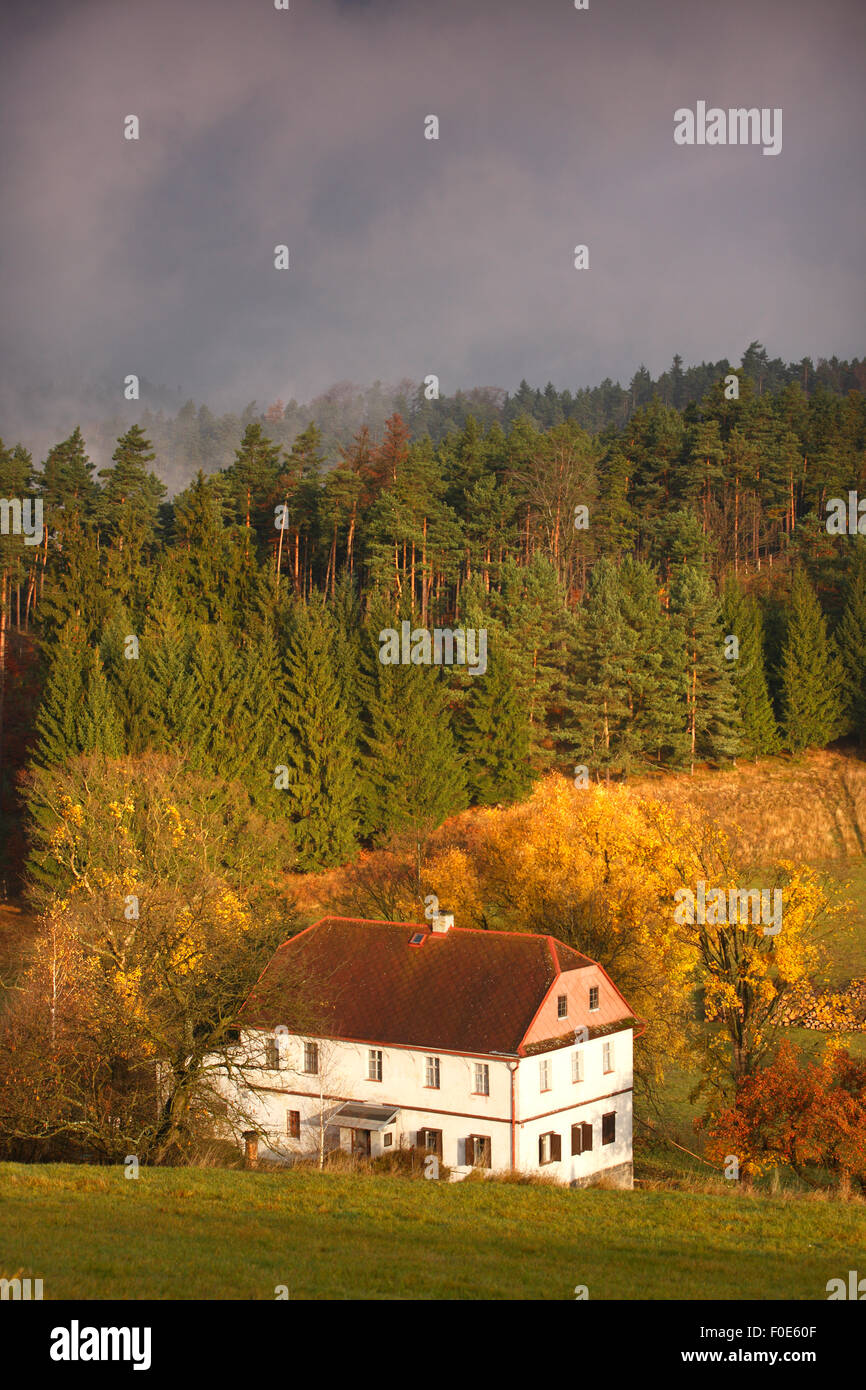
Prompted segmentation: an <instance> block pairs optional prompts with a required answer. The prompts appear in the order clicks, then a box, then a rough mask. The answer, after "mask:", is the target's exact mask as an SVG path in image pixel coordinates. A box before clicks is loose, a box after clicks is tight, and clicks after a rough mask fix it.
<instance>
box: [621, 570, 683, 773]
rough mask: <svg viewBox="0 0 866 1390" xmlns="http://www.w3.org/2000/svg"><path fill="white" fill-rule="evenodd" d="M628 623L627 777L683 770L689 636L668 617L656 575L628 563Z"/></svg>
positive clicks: (625, 606)
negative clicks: (634, 771) (640, 771)
mask: <svg viewBox="0 0 866 1390" xmlns="http://www.w3.org/2000/svg"><path fill="white" fill-rule="evenodd" d="M620 585H621V589H622V610H621V611H622V619H623V621H624V623H625V625H626V629H627V631H628V634H629V656H628V661H627V665H626V704H627V707H628V730H629V738H628V746H629V761H628V764H627V765H626V768H625V771H626V772H628V771H629V770H630V768H631V766H634V767H636V768H641V767H644V768H646V767H650V766H656V767H658V766H660V765H662V766H669V767H680V766H682V764H683V762H685V761H686V760H687V755H688V752H689V743H688V737H687V734H686V728H685V720H684V717H683V706H684V700H685V694H686V681H685V672H684V661H683V634H682V631H681V629H680V627H679V626H678V624H677V623H675V622H671V621H670V620H669V618H668V617H667V615H666V614H665V613H664V611H663V609H662V606H661V602H660V597H659V580H658V576H657V575H656V572H655V570H654V569H653V568H652V567H651V566H650V565H648V564H645V563H644V562H642V561H638V560H634V559H632V558H628V559H626V560H625V561H624V562H623V565H622V568H621V570H620Z"/></svg>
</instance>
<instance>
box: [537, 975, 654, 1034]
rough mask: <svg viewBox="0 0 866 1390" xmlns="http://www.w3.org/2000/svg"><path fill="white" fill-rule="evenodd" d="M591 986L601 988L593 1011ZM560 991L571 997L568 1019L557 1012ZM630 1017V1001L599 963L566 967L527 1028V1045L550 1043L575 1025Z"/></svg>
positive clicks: (571, 1030) (595, 1023)
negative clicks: (572, 967) (570, 968)
mask: <svg viewBox="0 0 866 1390" xmlns="http://www.w3.org/2000/svg"><path fill="white" fill-rule="evenodd" d="M592 985H596V986H597V987H598V1008H597V1009H593V1010H590V1007H589V991H590V987H591V986H592ZM560 994H564V995H565V996H566V998H567V1000H568V1013H567V1014H566V1016H565V1018H560V1017H559V1015H558V1012H557V1007H558V1006H557V996H558V995H560ZM630 1016H631V1015H630V1013H629V1009H628V1006H627V1004H626V1003H625V1001H624V1000H623V998H622V996H621V995H620V994H619V993H618V992H617V990H616V989H615V988H614V986H613V984H612V982H611V981H610V980H609V979H608V977H607V975H606V974H605V973H604V971H603V970H602V968H601V966H600V965H595V964H593V965H586V966H583V968H582V969H580V970H564V971H563V972H562V974H561V975H557V977H556V979H555V980H554V982H553V984H552V985H551V987H550V989H549V990H548V992H547V995H546V996H545V999H544V1002H543V1003H542V1005H541V1008H540V1009H539V1011H538V1013H537V1014H536V1016H535V1018H534V1019H533V1021H532V1023H531V1024H530V1026H529V1028H528V1029H527V1032H526V1038H525V1040H524V1042H525V1046H527V1047H531V1046H532V1045H533V1044H534V1043H540V1042H547V1041H548V1040H549V1039H550V1038H563V1037H565V1035H566V1034H567V1033H573V1032H574V1030H575V1028H579V1027H583V1026H586V1027H589V1028H598V1027H599V1026H600V1025H607V1024H611V1023H616V1022H617V1021H618V1020H620V1019H622V1018H628V1017H630Z"/></svg>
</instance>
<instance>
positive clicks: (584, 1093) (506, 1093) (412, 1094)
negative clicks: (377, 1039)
mask: <svg viewBox="0 0 866 1390" xmlns="http://www.w3.org/2000/svg"><path fill="white" fill-rule="evenodd" d="M579 973H581V974H583V973H585V972H579ZM265 1036H266V1035H265V1034H260V1033H255V1032H250V1033H248V1034H245V1035H244V1037H243V1039H242V1043H241V1047H240V1048H239V1049H238V1056H239V1057H240V1056H243V1057H245V1058H248V1059H252V1060H256V1061H257V1060H258V1059H259V1058H260V1057H261V1056H262V1048H263V1043H264V1039H265ZM606 1040H608V1041H610V1042H612V1044H613V1058H612V1061H613V1070H612V1071H611V1072H608V1073H605V1072H604V1071H603V1068H602V1057H603V1052H602V1045H603V1042H604V1041H606ZM280 1041H281V1067H280V1069H279V1070H278V1071H274V1070H268V1069H266V1068H265V1067H261V1068H258V1067H257V1068H256V1069H255V1070H254V1071H248V1072H247V1073H246V1076H247V1077H248V1079H249V1081H250V1082H252V1083H253V1084H254V1086H255V1087H256V1089H254V1090H245V1091H244V1093H243V1101H242V1103H243V1106H244V1108H245V1109H246V1111H247V1112H248V1113H249V1115H250V1118H251V1119H252V1120H253V1121H254V1122H255V1123H256V1124H257V1125H258V1126H259V1127H260V1128H261V1129H262V1131H264V1133H265V1134H268V1135H270V1136H271V1140H270V1142H268V1141H267V1140H265V1141H263V1142H262V1144H261V1146H260V1150H259V1152H260V1156H261V1157H263V1158H286V1157H287V1156H288V1155H291V1154H293V1153H294V1154H300V1153H307V1154H309V1153H312V1152H315V1151H316V1148H317V1145H318V1141H319V1115H320V1112H321V1110H322V1101H321V1092H324V1096H325V1108H326V1110H327V1111H329V1112H330V1111H333V1110H336V1109H337V1107H338V1106H339V1105H340V1104H341V1103H342V1102H343V1101H346V1100H356V1101H363V1102H367V1103H371V1104H377V1105H393V1106H395V1107H398V1108H399V1110H400V1112H401V1113H400V1114H399V1115H398V1117H397V1123H396V1125H395V1126H393V1127H392V1133H393V1135H394V1142H393V1147H394V1148H399V1147H400V1144H401V1141H402V1142H403V1143H404V1144H407V1145H413V1144H415V1143H416V1140H417V1132H418V1130H419V1129H422V1128H423V1129H438V1130H441V1131H442V1161H443V1163H445V1164H446V1165H447V1166H448V1167H450V1168H458V1169H459V1168H461V1167H462V1166H463V1165H465V1162H466V1151H465V1149H466V1139H467V1137H468V1136H469V1135H486V1136H489V1138H490V1141H491V1167H492V1169H494V1170H499V1171H507V1170H508V1169H510V1168H511V1128H512V1127H511V1072H510V1070H509V1066H508V1063H507V1061H505V1060H504V1059H503V1060H502V1061H500V1060H497V1059H495V1058H489V1057H488V1058H475V1057H466V1056H461V1055H456V1054H448V1053H437V1054H435V1055H436V1056H438V1057H439V1075H440V1085H439V1089H438V1090H437V1089H434V1088H429V1087H427V1086H426V1058H427V1056H428V1055H429V1054H427V1053H426V1052H424V1051H418V1050H415V1049H410V1048H397V1047H382V1048H381V1049H380V1050H381V1052H382V1080H381V1082H377V1081H372V1080H370V1079H369V1078H368V1075H367V1062H368V1050H369V1049H368V1048H367V1046H366V1045H362V1044H358V1043H351V1042H341V1041H336V1040H325V1039H323V1040H320V1042H319V1062H320V1073H321V1075H320V1076H309V1075H306V1074H305V1073H304V1072H303V1071H302V1070H301V1068H302V1066H303V1040H302V1039H300V1038H297V1037H292V1036H289V1037H284V1038H282V1039H281V1040H280ZM576 1051H580V1052H581V1053H582V1055H583V1068H584V1079H583V1081H580V1082H573V1081H572V1079H571V1076H572V1057H573V1055H574V1053H575V1052H576ZM542 1056H544V1057H546V1058H547V1060H549V1062H550V1067H551V1077H550V1080H551V1087H550V1090H549V1091H545V1092H542V1091H541V1089H540V1081H539V1077H540V1072H539V1063H540V1061H541V1058H542ZM476 1061H484V1062H486V1064H487V1066H488V1068H489V1077H490V1094H489V1095H488V1096H485V1095H480V1094H477V1093H475V1091H474V1084H475V1070H474V1069H475V1063H476ZM631 1086H632V1032H631V1029H630V1028H629V1029H624V1030H623V1031H621V1032H618V1033H614V1034H612V1035H610V1037H609V1038H608V1039H603V1038H593V1039H590V1040H589V1041H588V1042H586V1043H583V1044H576V1045H571V1046H568V1047H559V1048H556V1049H554V1050H553V1051H550V1052H547V1053H545V1054H540V1055H539V1054H535V1055H533V1056H532V1057H523V1058H521V1059H520V1060H519V1062H518V1065H517V1069H516V1074H515V1103H516V1105H515V1117H516V1125H515V1149H516V1166H517V1167H518V1168H520V1169H522V1170H523V1171H524V1172H538V1171H540V1172H544V1173H546V1174H548V1175H549V1176H551V1177H554V1178H557V1179H559V1180H560V1181H562V1182H571V1181H582V1180H584V1179H586V1178H587V1177H589V1176H592V1175H593V1174H597V1173H599V1172H602V1171H604V1170H605V1169H608V1168H612V1167H614V1166H617V1165H622V1164H625V1163H630V1161H631V1133H632V1123H631ZM320 1087H321V1091H320ZM221 1089H222V1090H223V1093H224V1094H226V1095H231V1098H233V1099H237V1098H238V1092H236V1091H234V1088H233V1083H232V1082H230V1081H229V1079H228V1078H225V1079H224V1080H223V1081H222V1082H221ZM233 1091H234V1094H232V1092H233ZM288 1110H297V1111H298V1112H299V1113H300V1117H301V1137H300V1139H296V1140H292V1139H290V1138H289V1137H288V1134H287V1126H286V1112H287V1111H288ZM608 1111H615V1113H616V1116H617V1121H616V1142H615V1144H612V1145H605V1146H604V1147H602V1143H601V1116H602V1115H603V1114H604V1113H606V1112H608ZM578 1121H581V1122H587V1123H591V1124H592V1126H593V1148H592V1151H591V1152H590V1153H587V1154H582V1155H579V1156H575V1157H573V1158H572V1155H571V1126H572V1124H574V1123H577V1122H578ZM549 1131H553V1132H555V1133H558V1134H559V1135H560V1136H561V1139H562V1159H561V1162H560V1163H556V1164H549V1165H544V1166H543V1167H539V1161H538V1138H539V1135H541V1134H543V1133H546V1132H549ZM326 1136H327V1147H329V1148H334V1147H339V1146H342V1147H344V1148H348V1147H349V1145H350V1134H349V1132H348V1131H346V1130H340V1131H339V1132H338V1131H335V1130H334V1129H333V1128H332V1129H330V1130H326ZM382 1138H383V1136H382V1133H381V1132H377V1131H373V1132H372V1136H371V1156H372V1157H378V1156H379V1155H380V1154H381V1153H383V1152H389V1151H390V1150H385V1149H384V1147H383V1143H382Z"/></svg>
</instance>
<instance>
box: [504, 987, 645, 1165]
mask: <svg viewBox="0 0 866 1390" xmlns="http://www.w3.org/2000/svg"><path fill="white" fill-rule="evenodd" d="M579 973H581V974H583V973H584V972H583V971H581V972H579ZM605 1042H609V1043H610V1044H611V1047H612V1056H611V1063H612V1068H613V1069H612V1070H611V1071H609V1072H605V1071H604V1068H603V1057H604V1053H603V1045H604V1043H605ZM633 1047H634V1041H633V1034H632V1030H631V1029H630V1028H625V1029H622V1030H621V1031H620V1032H617V1033H611V1034H609V1035H608V1036H607V1037H601V1038H591V1039H590V1040H589V1041H588V1042H585V1043H581V1044H576V1045H572V1046H571V1047H560V1048H556V1049H554V1050H553V1051H549V1052H543V1053H537V1054H535V1055H533V1056H532V1057H525V1058H523V1059H522V1060H521V1062H520V1066H519V1068H518V1074H517V1115H518V1120H519V1126H518V1140H517V1166H518V1167H519V1168H521V1169H522V1170H523V1171H524V1172H541V1173H545V1174H547V1175H548V1176H550V1177H553V1178H557V1179H558V1180H559V1181H561V1182H573V1181H580V1180H582V1179H586V1178H588V1177H590V1176H593V1175H597V1174H599V1173H601V1172H604V1171H605V1170H606V1169H609V1168H613V1167H617V1166H619V1165H621V1164H624V1163H630V1162H631V1157H632V1089H631V1088H632V1084H633V1072H632V1064H633ZM576 1052H580V1053H581V1054H582V1057H583V1077H584V1079H583V1080H582V1081H572V1079H571V1077H572V1058H573V1057H574V1054H575V1053H576ZM542 1061H547V1062H549V1063H550V1090H548V1091H542V1090H541V1085H540V1067H541V1062H542ZM611 1111H612V1112H614V1113H615V1114H616V1140H615V1142H614V1143H613V1144H605V1145H602V1142H601V1117H602V1115H604V1114H607V1113H609V1112H611ZM577 1123H588V1124H591V1125H592V1127H593V1136H592V1139H593V1143H592V1150H591V1152H589V1153H584V1154H578V1155H575V1156H574V1157H572V1154H571V1127H572V1125H573V1124H577ZM547 1133H555V1134H558V1135H559V1136H560V1138H561V1141H562V1159H561V1161H560V1162H559V1163H551V1164H544V1165H540V1164H539V1161H538V1140H539V1136H540V1135H542V1134H547ZM629 1185H630V1184H629Z"/></svg>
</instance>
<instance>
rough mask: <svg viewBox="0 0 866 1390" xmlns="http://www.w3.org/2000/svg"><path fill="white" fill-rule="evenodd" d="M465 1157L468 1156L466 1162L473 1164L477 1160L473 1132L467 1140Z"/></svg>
mask: <svg viewBox="0 0 866 1390" xmlns="http://www.w3.org/2000/svg"><path fill="white" fill-rule="evenodd" d="M465 1157H466V1162H467V1163H470V1164H471V1163H474V1162H475V1141H474V1140H473V1138H472V1135H471V1134H470V1136H469V1138H468V1139H467V1140H466V1155H465Z"/></svg>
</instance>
